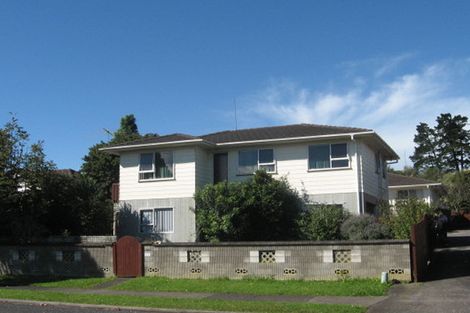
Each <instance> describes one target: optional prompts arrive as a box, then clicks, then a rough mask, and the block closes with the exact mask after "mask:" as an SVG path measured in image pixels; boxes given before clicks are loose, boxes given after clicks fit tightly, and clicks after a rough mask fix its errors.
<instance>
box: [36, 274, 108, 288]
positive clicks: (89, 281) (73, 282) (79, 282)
mask: <svg viewBox="0 0 470 313" xmlns="http://www.w3.org/2000/svg"><path fill="white" fill-rule="evenodd" d="M112 280H114V277H106V278H104V277H91V278H69V279H64V280H56V281H48V282H40V283H33V284H32V285H34V286H40V287H53V288H83V289H86V288H93V287H95V286H97V285H100V284H103V283H106V282H109V281H112Z"/></svg>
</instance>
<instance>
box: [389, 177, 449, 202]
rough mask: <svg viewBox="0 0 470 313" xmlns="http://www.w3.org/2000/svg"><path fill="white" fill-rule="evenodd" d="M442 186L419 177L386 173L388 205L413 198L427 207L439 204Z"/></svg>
mask: <svg viewBox="0 0 470 313" xmlns="http://www.w3.org/2000/svg"><path fill="white" fill-rule="evenodd" d="M441 189H442V184H441V183H438V182H435V181H432V180H428V179H424V178H419V177H412V176H404V175H399V174H394V173H388V198H389V203H390V205H395V203H396V202H397V201H400V200H405V199H410V198H415V199H419V200H423V201H424V202H426V203H427V204H429V205H433V206H437V205H438V204H439V194H440V193H439V191H440V190H441Z"/></svg>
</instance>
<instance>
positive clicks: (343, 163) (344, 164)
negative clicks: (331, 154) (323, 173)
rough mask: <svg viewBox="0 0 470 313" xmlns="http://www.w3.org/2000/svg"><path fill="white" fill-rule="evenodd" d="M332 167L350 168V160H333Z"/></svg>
mask: <svg viewBox="0 0 470 313" xmlns="http://www.w3.org/2000/svg"><path fill="white" fill-rule="evenodd" d="M331 166H332V167H349V160H333V161H331Z"/></svg>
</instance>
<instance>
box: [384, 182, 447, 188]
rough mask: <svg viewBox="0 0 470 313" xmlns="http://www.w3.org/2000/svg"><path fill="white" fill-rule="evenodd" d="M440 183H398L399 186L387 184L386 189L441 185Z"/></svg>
mask: <svg viewBox="0 0 470 313" xmlns="http://www.w3.org/2000/svg"><path fill="white" fill-rule="evenodd" d="M441 185H442V184H441V183H431V184H414V185H399V186H388V189H402V188H416V187H426V188H429V187H433V186H441Z"/></svg>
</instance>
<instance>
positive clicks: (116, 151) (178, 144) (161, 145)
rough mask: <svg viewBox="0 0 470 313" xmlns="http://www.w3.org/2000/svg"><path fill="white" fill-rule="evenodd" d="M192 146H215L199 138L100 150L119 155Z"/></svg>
mask: <svg viewBox="0 0 470 313" xmlns="http://www.w3.org/2000/svg"><path fill="white" fill-rule="evenodd" d="M192 145H206V146H214V144H213V143H211V142H209V141H207V140H204V139H200V138H197V139H190V140H178V141H168V142H153V143H143V144H134V145H122V146H113V147H104V148H100V149H99V150H100V151H104V152H107V153H110V154H115V155H119V153H120V152H124V151H132V150H139V149H147V148H154V147H157V148H171V147H182V146H192Z"/></svg>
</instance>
